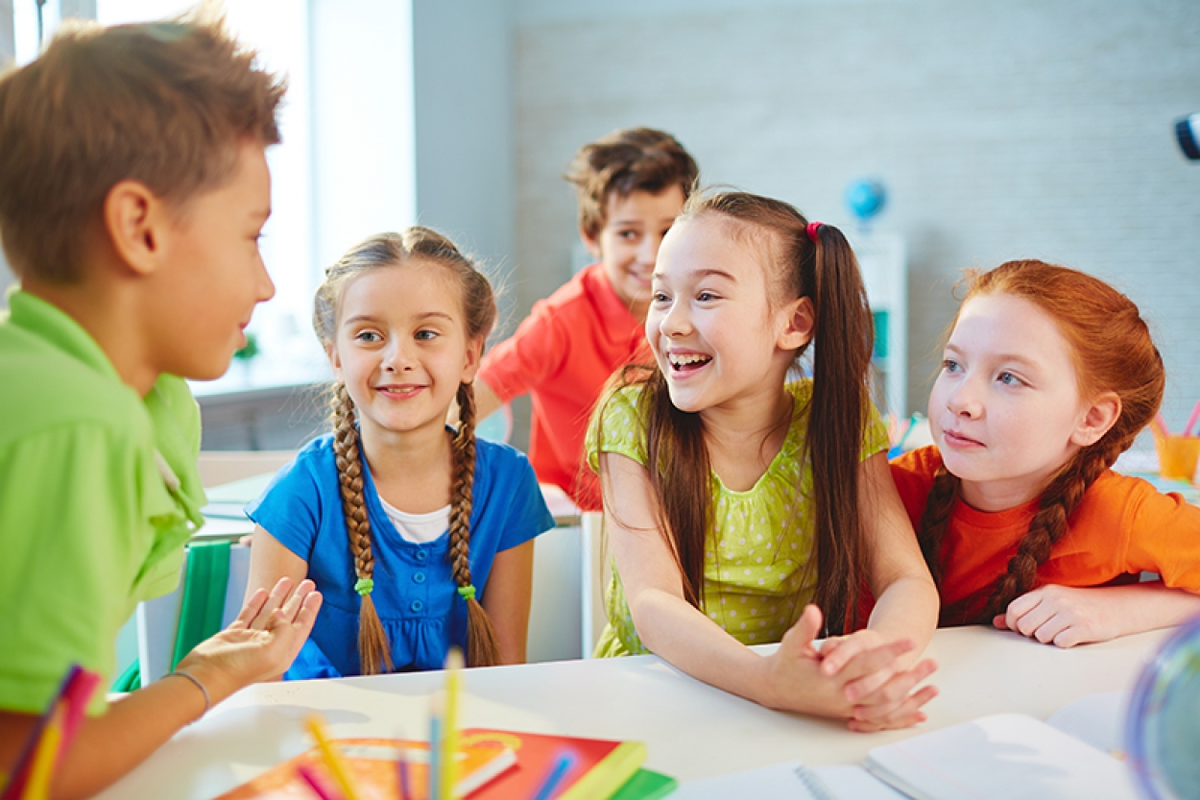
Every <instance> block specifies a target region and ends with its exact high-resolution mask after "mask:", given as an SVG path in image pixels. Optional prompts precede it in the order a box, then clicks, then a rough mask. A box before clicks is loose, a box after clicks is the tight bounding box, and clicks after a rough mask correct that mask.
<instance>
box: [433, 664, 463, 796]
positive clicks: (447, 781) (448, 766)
mask: <svg viewBox="0 0 1200 800" xmlns="http://www.w3.org/2000/svg"><path fill="white" fill-rule="evenodd" d="M462 668H463V655H462V651H461V650H459V649H458V648H457V647H451V648H450V652H449V653H448V654H447V655H446V716H445V718H444V719H443V720H442V758H441V762H442V763H441V771H442V774H441V780H439V781H438V793H439V794H440V795H441V796H440V797H439V798H438V800H451V799H452V798H453V797H455V796H456V795H455V793H454V785H455V784H456V783H458V697H459V695H460V694H462Z"/></svg>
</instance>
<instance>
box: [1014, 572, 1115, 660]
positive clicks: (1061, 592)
mask: <svg viewBox="0 0 1200 800" xmlns="http://www.w3.org/2000/svg"><path fill="white" fill-rule="evenodd" d="M1104 598H1105V595H1104V594H1103V593H1101V592H1097V591H1096V590H1094V589H1079V588H1075V587H1071V586H1058V585H1056V584H1048V585H1046V586H1042V587H1039V588H1037V589H1034V590H1033V591H1031V592H1027V593H1026V594H1023V595H1021V596H1020V597H1018V598H1016V599H1015V600H1013V601H1012V602H1011V603H1009V604H1008V610H1007V611H1006V612H1005V613H1004V614H999V615H997V616H996V618H995V619H993V620H992V624H993V625H995V626H996V627H997V628H1000V629H1001V630H1006V629H1007V630H1010V631H1016V632H1017V633H1020V634H1021V635H1022V636H1028V637H1029V638H1031V639H1037V640H1038V641H1039V642H1043V643H1045V644H1050V643H1053V644H1056V645H1058V646H1059V647H1074V646H1075V645H1077V644H1085V643H1087V642H1104V641H1108V640H1109V639H1112V638H1113V637H1115V636H1117V635H1119V631H1117V630H1115V629H1113V628H1112V627H1111V626H1110V625H1109V624H1108V623H1109V621H1110V620H1112V619H1113V618H1114V615H1113V614H1111V613H1108V612H1107V611H1106V610H1105V608H1104V602H1103V600H1104Z"/></svg>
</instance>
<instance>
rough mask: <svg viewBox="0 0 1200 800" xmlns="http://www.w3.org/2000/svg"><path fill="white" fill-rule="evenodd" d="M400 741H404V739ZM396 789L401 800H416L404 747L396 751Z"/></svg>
mask: <svg viewBox="0 0 1200 800" xmlns="http://www.w3.org/2000/svg"><path fill="white" fill-rule="evenodd" d="M400 739H401V740H402V741H403V739H404V737H403V736H401V737H400ZM396 789H397V794H399V795H400V800H416V799H415V798H414V797H413V793H412V778H411V776H410V775H409V774H408V758H407V757H406V756H405V755H404V747H403V746H401V747H398V748H397V749H396Z"/></svg>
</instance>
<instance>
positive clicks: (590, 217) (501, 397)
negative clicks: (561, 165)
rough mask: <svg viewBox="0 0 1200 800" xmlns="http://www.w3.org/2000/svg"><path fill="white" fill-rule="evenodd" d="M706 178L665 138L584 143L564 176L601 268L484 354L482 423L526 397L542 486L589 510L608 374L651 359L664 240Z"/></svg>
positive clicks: (626, 135)
mask: <svg viewBox="0 0 1200 800" xmlns="http://www.w3.org/2000/svg"><path fill="white" fill-rule="evenodd" d="M698 175H699V170H698V168H697V167H696V162H695V161H694V160H693V159H692V157H691V156H690V155H689V154H688V152H687V151H686V150H685V149H684V148H683V146H682V145H681V144H680V143H679V142H678V141H677V140H676V139H675V137H673V136H671V135H670V134H668V133H664V132H662V131H657V130H653V129H650V128H628V129H624V130H618V131H614V132H613V133H610V134H609V135H607V136H604V137H602V138H600V139H597V140H596V141H594V142H591V143H589V144H586V145H584V146H583V147H581V148H580V149H579V151H578V152H577V153H576V154H575V160H574V161H573V162H572V164H571V169H570V171H569V172H568V173H567V175H566V178H567V180H568V181H570V182H571V183H573V184H575V186H576V189H577V190H578V201H579V236H580V238H581V239H582V240H583V243H584V245H585V246H586V247H587V249H588V251H589V252H590V253H591V254H592V256H593V257H594V258H595V259H596V261H597V263H595V264H592V265H591V266H589V267H586V268H585V269H584V270H582V271H581V272H580V273H579V274H578V275H576V276H574V277H573V278H572V279H571V280H570V281H568V282H567V283H566V284H564V285H563V286H562V287H560V288H559V289H558V290H557V291H555V292H554V293H553V294H552V295H550V297H548V298H546V299H545V300H540V301H538V302H537V303H535V304H534V306H533V310H532V311H531V312H530V314H529V316H528V317H527V318H526V319H525V320H524V321H523V322H522V323H521V324H520V326H519V327H518V328H517V330H516V333H514V334H513V335H512V337H511V338H509V339H507V340H506V341H504V342H501V343H500V344H499V345H497V346H496V347H495V348H493V349H492V350H491V351H490V352H489V353H487V354H486V355H485V356H484V359H483V363H482V366H481V367H480V370H479V375H478V377H477V380H476V384H475V387H476V389H475V390H476V398H477V406H478V414H479V418H480V419H483V418H484V417H486V416H487V415H488V414H490V413H491V412H492V411H494V410H495V409H496V408H497V407H498V406H500V405H501V404H502V403H507V402H509V401H510V400H512V399H513V398H514V397H517V396H519V395H522V394H525V393H526V392H529V393H530V394H531V395H532V399H533V419H532V425H531V430H530V435H529V460H530V462H531V463H532V464H533V468H534V470H535V471H536V472H537V475H538V480H539V481H541V482H542V483H550V484H555V485H557V486H559V487H561V488H562V489H563V490H564V491H566V492H567V494H568V495H570V496H571V498H572V499H573V500H574V501H575V502H576V503H577V504H578V505H579V506H580V507H581V508H583V509H584V510H600V508H601V507H602V504H601V500H600V486H599V483H598V481H597V478H596V476H595V474H593V473H592V472H591V471H590V470H587V469H583V468H582V466H583V460H582V459H583V439H584V434H585V432H586V430H587V421H588V417H589V416H590V414H591V411H592V406H593V405H594V404H595V402H596V400H597V399H598V398H599V397H600V391H601V389H602V388H603V386H604V383H605V381H607V380H608V377H609V376H610V375H611V374H612V373H613V372H614V371H615V370H617V369H619V368H621V367H622V366H624V365H625V364H629V363H633V362H636V361H639V360H642V361H644V360H648V359H649V351H648V350H647V349H646V339H645V333H644V332H643V330H642V325H643V323H644V320H645V318H646V310H647V309H648V308H649V305H650V275H651V273H652V272H653V271H654V261H655V259H656V258H657V256H658V246H659V244H660V243H661V242H662V237H663V235H664V234H665V233H666V232H667V230H668V229H669V228H670V227H671V224H672V223H673V222H674V221H675V217H676V216H677V215H678V214H679V212H680V211H682V210H683V203H684V201H685V200H686V199H687V197H688V195H689V194H690V193H691V192H692V189H693V187H694V186H695V184H696V181H697V178H698Z"/></svg>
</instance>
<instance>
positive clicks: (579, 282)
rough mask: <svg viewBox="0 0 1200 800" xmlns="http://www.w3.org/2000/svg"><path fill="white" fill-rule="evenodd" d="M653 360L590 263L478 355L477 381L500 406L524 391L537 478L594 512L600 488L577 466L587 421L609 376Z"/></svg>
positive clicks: (638, 328) (638, 326)
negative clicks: (530, 412) (530, 407)
mask: <svg viewBox="0 0 1200 800" xmlns="http://www.w3.org/2000/svg"><path fill="white" fill-rule="evenodd" d="M651 359H652V357H651V355H650V349H649V347H648V346H647V345H646V334H645V331H644V329H643V326H642V323H641V322H640V321H639V320H638V319H636V318H635V317H634V316H633V315H632V314H630V313H629V309H628V308H627V307H626V306H625V304H624V303H623V302H621V298H619V297H618V296H617V294H616V292H614V291H613V288H612V284H611V283H609V280H608V277H607V276H606V275H605V274H604V268H603V267H602V266H601V265H600V264H593V265H591V266H590V267H587V268H585V269H584V270H582V271H581V272H580V273H579V274H578V275H576V276H575V277H574V278H572V279H571V280H570V281H568V282H567V283H566V284H564V285H563V286H561V287H560V288H559V289H558V290H557V291H555V292H554V294H552V295H550V296H549V297H548V298H546V299H545V300H539V301H538V302H536V303H534V304H533V310H532V311H531V312H530V313H529V316H528V317H527V318H526V319H525V320H524V321H523V322H522V323H521V324H520V326H518V327H517V330H516V333H514V334H513V335H512V336H511V337H510V338H508V339H506V340H505V341H503V342H501V343H500V344H499V345H497V346H496V347H495V348H494V349H492V350H491V351H490V352H489V353H487V355H485V356H484V358H483V363H482V365H481V366H480V369H479V378H480V379H481V380H482V381H483V382H484V383H486V384H487V385H488V387H489V388H490V389H491V390H492V391H493V392H495V393H496V395H497V396H498V397H499V398H500V399H501V400H502V401H503V402H505V403H507V402H508V401H510V400H512V399H513V398H514V397H518V396H520V395H522V394H525V393H526V392H529V394H530V396H531V399H532V400H533V419H532V424H531V426H530V432H529V461H530V463H531V464H533V469H534V472H536V473H537V476H538V480H539V481H541V482H543V483H553V484H557V485H558V486H560V487H562V489H563V491H565V492H566V493H567V494H568V495H570V496H571V499H572V500H574V501H575V503H576V504H577V505H579V507H580V508H582V509H584V510H585V511H598V510H600V509H601V508H602V503H601V499H600V482H599V479H598V478H597V477H596V475H595V473H593V472H592V471H591V470H589V469H587V467H586V466H585V465H584V463H583V438H584V434H585V433H587V424H588V418H589V417H590V416H591V413H592V407H593V406H594V405H595V404H596V401H597V400H598V399H599V398H600V392H601V390H602V389H603V388H604V384H605V382H606V381H607V380H608V378H609V376H610V375H612V373H613V372H614V371H616V370H617V369H619V368H620V367H622V366H624V365H626V364H630V363H650V361H651Z"/></svg>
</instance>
